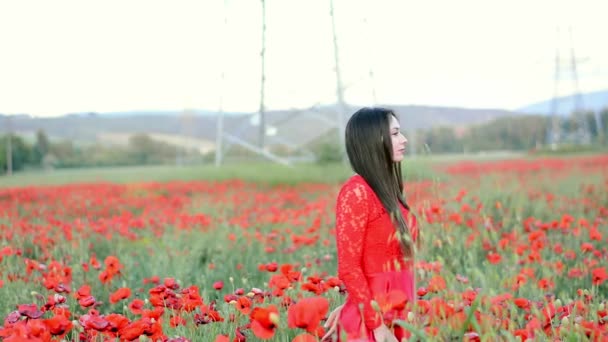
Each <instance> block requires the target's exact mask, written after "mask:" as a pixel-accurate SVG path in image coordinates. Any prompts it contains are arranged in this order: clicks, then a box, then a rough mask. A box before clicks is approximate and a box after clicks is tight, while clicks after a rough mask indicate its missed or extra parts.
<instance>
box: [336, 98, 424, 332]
mask: <svg viewBox="0 0 608 342" xmlns="http://www.w3.org/2000/svg"><path fill="white" fill-rule="evenodd" d="M345 134H346V152H347V155H348V159H349V161H350V164H351V167H352V169H353V170H354V171H355V173H356V174H355V175H354V176H352V177H351V178H349V179H348V180H347V181H346V182H345V184H344V185H343V186H342V188H341V190H340V192H339V194H338V200H337V204H336V242H337V251H338V277H339V278H340V279H341V280H342V281H343V282H344V285H345V287H346V291H347V293H348V296H347V299H346V302H345V303H344V305H343V306H341V307H339V308H338V309H336V310H334V312H333V313H332V314H331V315H330V317H329V319H328V321H327V323H326V325H327V326H331V328H330V329H329V331H328V333H327V334H326V335H325V336H324V340H325V339H326V338H329V337H331V336H332V335H333V336H334V337H336V336H337V338H338V341H340V339H341V338H342V336H343V335H346V336H347V341H353V340H357V341H377V342H383V341H401V338H403V337H407V335H408V334H407V332H406V331H404V330H403V329H402V328H400V327H399V326H396V325H395V326H392V324H391V323H392V322H393V321H394V320H395V319H406V317H407V310H408V308H410V307H411V305H413V302H414V300H415V297H414V283H415V279H414V270H413V264H414V251H415V245H414V243H415V242H417V240H418V239H417V237H418V229H417V224H416V218H415V216H414V215H413V214H411V213H410V211H409V206H408V204H407V202H406V201H405V198H404V196H403V182H402V178H401V164H400V162H401V161H402V160H403V157H404V154H405V146H406V144H407V139H406V138H405V137H404V136H403V134H402V133H401V131H400V126H399V122H398V120H397V117H396V115H395V114H394V113H393V112H392V111H391V110H389V109H384V108H362V109H360V110H359V111H357V112H356V113H354V114H353V116H352V117H351V118H350V120H349V121H348V123H347V125H346V133H345ZM336 316H337V317H338V318H337V319H336ZM336 333H337V334H336Z"/></svg>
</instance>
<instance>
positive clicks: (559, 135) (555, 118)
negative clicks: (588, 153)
mask: <svg viewBox="0 0 608 342" xmlns="http://www.w3.org/2000/svg"><path fill="white" fill-rule="evenodd" d="M568 33H569V45H570V54H569V65H568V66H567V68H569V70H567V71H569V75H570V78H571V80H572V86H573V93H572V95H571V97H572V99H573V101H574V110H573V112H572V115H573V116H574V119H575V121H576V122H577V126H578V127H577V130H576V132H575V133H574V134H573V133H572V132H562V127H561V119H560V115H559V113H558V105H559V83H560V81H561V78H562V77H561V76H562V73H563V72H564V71H565V70H564V66H563V65H562V63H561V59H560V57H561V56H560V54H561V53H560V44H561V41H560V30H559V27H558V28H557V32H556V36H557V41H556V48H555V69H554V70H555V71H554V80H553V99H552V100H551V109H550V115H551V125H550V129H549V131H548V135H547V142H548V143H549V144H550V145H551V147H552V148H553V149H555V148H556V147H557V145H558V144H560V143H562V142H564V141H565V140H572V141H573V142H574V143H579V144H580V143H582V144H588V143H589V142H590V137H591V135H590V133H589V125H588V123H587V120H586V118H585V114H584V112H583V111H584V104H583V97H582V95H581V93H580V88H579V81H578V73H577V63H578V62H580V61H579V60H577V59H576V55H575V51H574V41H573V38H572V28H571V27H569V28H568Z"/></svg>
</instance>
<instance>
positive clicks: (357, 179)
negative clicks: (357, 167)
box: [338, 174, 374, 201]
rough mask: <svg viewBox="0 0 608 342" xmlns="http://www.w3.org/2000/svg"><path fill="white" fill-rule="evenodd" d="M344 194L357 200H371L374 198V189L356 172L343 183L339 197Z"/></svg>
mask: <svg viewBox="0 0 608 342" xmlns="http://www.w3.org/2000/svg"><path fill="white" fill-rule="evenodd" d="M349 195H351V196H349ZM352 195H354V196H352ZM342 196H344V197H348V198H356V199H357V201H361V200H365V201H371V200H373V198H374V191H373V190H372V188H371V187H370V186H369V184H367V182H366V181H365V179H364V178H363V177H362V176H361V175H359V174H354V175H352V176H350V177H349V178H348V179H347V180H346V181H345V182H344V183H343V184H342V187H341V188H340V191H339V193H338V197H342Z"/></svg>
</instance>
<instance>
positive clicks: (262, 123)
mask: <svg viewBox="0 0 608 342" xmlns="http://www.w3.org/2000/svg"><path fill="white" fill-rule="evenodd" d="M261 1H262V50H261V51H260V59H261V63H262V75H261V78H262V79H261V84H260V110H259V112H260V127H259V129H260V130H259V138H258V139H259V144H260V149H262V150H264V149H265V141H264V138H265V136H266V113H265V108H264V90H265V87H266V1H265V0H261Z"/></svg>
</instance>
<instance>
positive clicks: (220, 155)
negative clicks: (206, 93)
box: [215, 0, 291, 166]
mask: <svg viewBox="0 0 608 342" xmlns="http://www.w3.org/2000/svg"><path fill="white" fill-rule="evenodd" d="M226 12H227V11H226V0H224V31H227V29H226V26H227V23H228V18H227V13H226ZM265 55H266V3H265V0H262V48H261V53H260V57H261V89H260V108H259V111H258V113H255V114H253V115H252V116H251V118H252V119H254V120H255V119H259V120H257V125H259V131H258V144H257V146H256V144H252V143H250V142H248V141H246V140H245V139H242V138H240V137H239V136H237V135H234V134H229V133H226V132H224V109H223V91H224V89H223V84H224V72H225V67H224V66H222V73H221V83H222V89H221V94H220V109H219V114H218V119H217V129H216V150H215V165H216V166H220V165H221V163H222V161H223V159H224V157H225V153H226V152H227V151H228V148H229V147H230V144H236V145H239V146H240V147H242V148H245V149H247V150H249V151H251V152H254V153H256V154H258V155H261V156H263V157H265V158H267V159H269V160H271V161H274V162H276V163H279V164H282V165H286V166H289V165H290V164H291V163H290V162H289V160H287V159H285V158H281V157H279V156H277V155H274V154H273V153H271V152H269V151H268V150H267V148H266V142H265V140H266V139H265V138H266V133H267V132H266V108H265V92H264V91H265V87H266V65H265V63H266V60H265ZM256 117H257V118H256ZM225 140H227V142H228V144H226V145H224V141H225Z"/></svg>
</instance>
